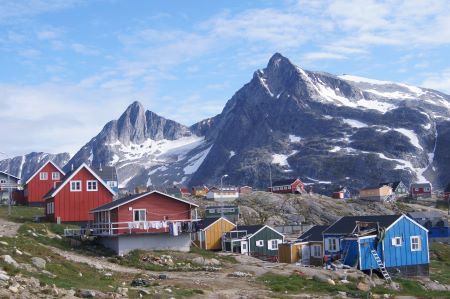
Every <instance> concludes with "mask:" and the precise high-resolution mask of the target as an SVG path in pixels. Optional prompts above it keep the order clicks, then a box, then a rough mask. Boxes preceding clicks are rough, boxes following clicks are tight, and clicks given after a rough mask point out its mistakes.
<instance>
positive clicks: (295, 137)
mask: <svg viewBox="0 0 450 299" xmlns="http://www.w3.org/2000/svg"><path fill="white" fill-rule="evenodd" d="M301 140H302V138H301V137H299V136H295V135H292V134H289V141H290V142H300V141H301Z"/></svg>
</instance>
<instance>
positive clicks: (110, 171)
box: [93, 166, 118, 182]
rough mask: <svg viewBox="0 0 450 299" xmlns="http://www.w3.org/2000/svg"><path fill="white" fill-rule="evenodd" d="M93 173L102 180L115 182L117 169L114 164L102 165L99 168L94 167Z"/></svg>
mask: <svg viewBox="0 0 450 299" xmlns="http://www.w3.org/2000/svg"><path fill="white" fill-rule="evenodd" d="M93 170H94V171H95V173H96V174H97V175H98V176H99V177H101V178H102V180H103V181H105V182H108V181H114V182H117V181H118V179H117V171H116V168H115V167H114V166H102V167H101V168H94V169H93Z"/></svg>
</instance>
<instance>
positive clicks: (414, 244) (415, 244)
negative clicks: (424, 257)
mask: <svg viewBox="0 0 450 299" xmlns="http://www.w3.org/2000/svg"><path fill="white" fill-rule="evenodd" d="M421 250H422V242H421V240H420V236H412V237H411V251H421Z"/></svg>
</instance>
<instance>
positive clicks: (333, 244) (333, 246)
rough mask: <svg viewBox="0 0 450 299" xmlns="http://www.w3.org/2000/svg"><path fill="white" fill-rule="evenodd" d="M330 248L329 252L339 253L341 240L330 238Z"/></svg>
mask: <svg viewBox="0 0 450 299" xmlns="http://www.w3.org/2000/svg"><path fill="white" fill-rule="evenodd" d="M327 243H328V248H327V250H328V251H329V252H338V251H339V239H338V238H328V242H327Z"/></svg>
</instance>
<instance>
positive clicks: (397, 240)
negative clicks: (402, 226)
mask: <svg viewBox="0 0 450 299" xmlns="http://www.w3.org/2000/svg"><path fill="white" fill-rule="evenodd" d="M402 245H403V240H402V237H393V238H392V246H395V247H401V246H402Z"/></svg>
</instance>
